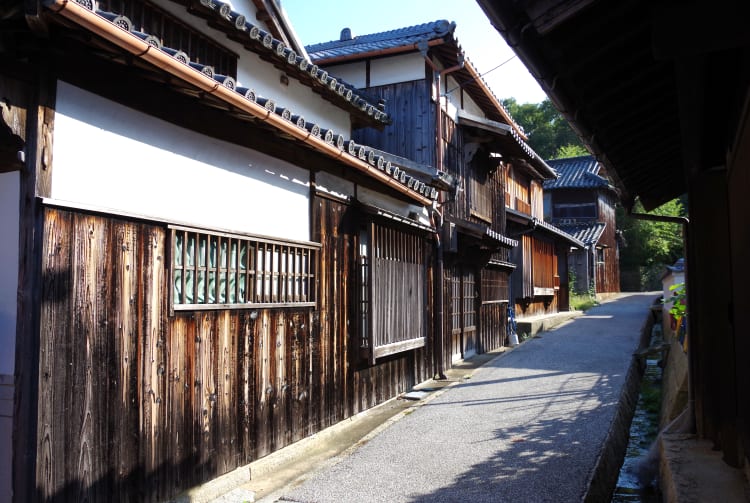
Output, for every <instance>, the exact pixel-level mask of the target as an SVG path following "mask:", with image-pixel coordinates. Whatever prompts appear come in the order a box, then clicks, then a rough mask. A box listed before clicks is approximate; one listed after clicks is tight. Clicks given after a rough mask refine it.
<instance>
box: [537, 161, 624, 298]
mask: <svg viewBox="0 0 750 503" xmlns="http://www.w3.org/2000/svg"><path fill="white" fill-rule="evenodd" d="M547 163H548V164H549V165H550V166H551V167H552V169H554V170H555V172H557V175H558V176H557V178H556V179H554V180H548V181H546V182H544V218H545V220H547V221H549V222H550V223H551V224H552V225H554V226H555V227H557V228H559V229H562V230H563V231H565V232H567V233H568V234H570V235H572V236H574V237H576V238H577V239H578V240H579V241H581V242H582V243H583V244H584V247H583V248H577V249H574V250H571V253H570V255H569V256H568V271H569V276H571V277H575V285H571V289H574V290H575V291H577V292H580V293H583V292H594V293H595V294H596V295H597V296H598V297H606V296H608V295H610V294H612V293H616V292H619V291H620V253H619V250H620V248H619V240H618V232H617V224H616V221H615V205H616V204H617V201H618V196H617V192H616V191H615V189H614V187H613V186H612V185H611V184H610V183H609V180H607V179H606V178H605V177H604V176H602V170H601V164H600V163H599V162H597V161H596V159H594V158H593V157H591V156H581V157H572V158H568V159H555V160H552V161H547Z"/></svg>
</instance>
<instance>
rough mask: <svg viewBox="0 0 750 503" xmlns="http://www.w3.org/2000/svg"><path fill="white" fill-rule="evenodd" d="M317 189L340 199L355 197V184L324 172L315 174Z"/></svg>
mask: <svg viewBox="0 0 750 503" xmlns="http://www.w3.org/2000/svg"><path fill="white" fill-rule="evenodd" d="M315 189H316V190H319V191H320V192H325V193H326V194H330V195H332V196H334V197H336V198H338V199H346V198H348V197H354V183H353V182H350V181H348V180H344V179H343V178H339V177H337V176H335V175H332V174H330V173H326V172H324V171H321V172H318V173H315Z"/></svg>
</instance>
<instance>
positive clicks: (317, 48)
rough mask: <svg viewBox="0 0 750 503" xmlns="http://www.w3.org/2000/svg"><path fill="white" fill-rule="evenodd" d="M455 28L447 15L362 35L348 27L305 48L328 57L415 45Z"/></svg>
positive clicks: (318, 57) (312, 56) (319, 56)
mask: <svg viewBox="0 0 750 503" xmlns="http://www.w3.org/2000/svg"><path fill="white" fill-rule="evenodd" d="M455 29H456V23H451V22H449V21H446V20H444V19H442V20H439V21H434V22H431V23H424V24H419V25H415V26H407V27H405V28H398V29H396V30H390V31H384V32H380V33H372V34H369V35H360V36H351V32H349V31H347V30H348V29H344V30H343V31H342V35H343V36H342V37H341V38H340V39H339V40H331V41H330V42H320V43H317V44H311V45H308V46H306V47H305V50H307V54H308V55H309V56H310V59H311V60H313V61H317V60H329V59H333V58H339V57H342V56H351V55H359V54H365V53H369V52H376V51H383V50H387V49H393V48H396V47H404V46H407V45H414V44H418V43H419V42H427V41H430V40H435V39H440V38H443V37H445V36H447V35H450V36H453V32H454V31H455ZM347 35H348V36H347Z"/></svg>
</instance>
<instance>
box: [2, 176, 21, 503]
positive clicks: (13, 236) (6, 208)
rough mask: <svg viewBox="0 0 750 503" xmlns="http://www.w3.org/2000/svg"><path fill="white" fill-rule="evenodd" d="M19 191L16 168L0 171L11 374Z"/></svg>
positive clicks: (5, 334)
mask: <svg viewBox="0 0 750 503" xmlns="http://www.w3.org/2000/svg"><path fill="white" fill-rule="evenodd" d="M19 191H20V177H19V174H18V172H17V171H14V172H11V173H0V235H2V239H0V264H2V266H1V267H0V347H2V351H0V375H3V374H6V375H11V376H12V375H13V370H14V362H15V357H16V351H15V347H16V310H17V304H16V299H17V292H18V221H19V197H20V196H19ZM0 499H2V498H0Z"/></svg>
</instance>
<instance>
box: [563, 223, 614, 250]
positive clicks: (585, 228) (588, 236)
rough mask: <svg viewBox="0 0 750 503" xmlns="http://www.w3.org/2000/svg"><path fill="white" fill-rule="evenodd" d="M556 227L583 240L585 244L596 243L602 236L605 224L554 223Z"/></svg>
mask: <svg viewBox="0 0 750 503" xmlns="http://www.w3.org/2000/svg"><path fill="white" fill-rule="evenodd" d="M555 225H556V226H557V227H559V228H560V229H562V230H563V231H565V232H567V233H568V234H570V235H571V236H573V237H575V238H576V239H578V240H579V241H581V242H583V243H584V244H585V245H586V246H589V245H592V244H596V243H597V242H598V241H599V239H600V238H601V237H602V233H603V232H604V228H605V227H606V226H607V224H605V223H604V222H591V223H575V224H555Z"/></svg>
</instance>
